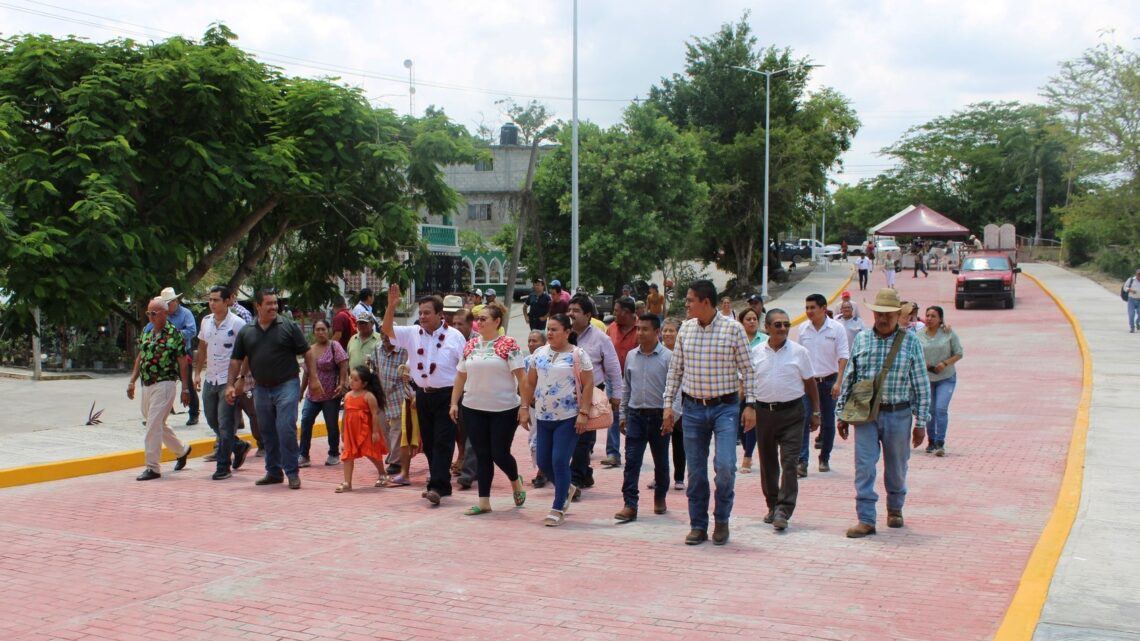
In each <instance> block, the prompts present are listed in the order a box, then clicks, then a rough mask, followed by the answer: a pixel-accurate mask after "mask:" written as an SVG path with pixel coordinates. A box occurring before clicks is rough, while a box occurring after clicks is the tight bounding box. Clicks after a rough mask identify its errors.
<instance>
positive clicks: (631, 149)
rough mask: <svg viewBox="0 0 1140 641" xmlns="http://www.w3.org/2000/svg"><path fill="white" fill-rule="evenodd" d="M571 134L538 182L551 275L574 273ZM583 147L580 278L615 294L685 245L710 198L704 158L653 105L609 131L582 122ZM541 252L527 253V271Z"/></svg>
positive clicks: (636, 109) (633, 111)
mask: <svg viewBox="0 0 1140 641" xmlns="http://www.w3.org/2000/svg"><path fill="white" fill-rule="evenodd" d="M571 135H572V134H571V131H570V129H569V128H563V129H562V131H561V133H560V137H559V142H560V143H561V144H560V145H559V146H558V147H557V148H555V149H553V150H552V151H550V152H549V153H548V154H547V155H546V156H545V157H544V159H543V161H542V164H541V165H540V166H539V168H538V173H537V176H536V177H535V185H534V192H535V196H536V198H537V204H538V212H539V218H540V220H541V243H542V246H541V249H542V250H543V251H544V252H545V254H546V256H547V263H548V269H549V271H550V273H551V274H562V275H568V274H569V273H570V260H569V257H570V243H569V238H570V234H569V233H568V227H569V225H570V206H571V191H570V161H571V158H570V136H571ZM578 144H579V147H578V148H579V186H580V192H579V215H580V227H581V231H580V246H579V259H580V273H579V279H580V281H581V284H582V285H584V286H586V287H590V288H593V287H605V288H607V289H612V290H615V291H616V290H617V289H619V288H620V287H621V284H622V283H624V282H627V281H629V280H630V279H631V278H632V277H634V276H641V275H647V274H649V273H651V272H652V271H653V270H655V269H657V268H658V267H660V266H661V265H662V264H663V263H664V261H665V260H666V258H669V257H671V256H673V255H674V254H676V253H677V252H678V251H679V250H683V248H684V247H685V236H686V235H687V234H691V233H692V230H693V229H694V228H695V227H696V225H697V217H698V214H699V212H700V211H701V210H702V209H703V208H704V202H705V198H706V190H705V187H704V185H703V184H702V183H700V182H699V181H698V180H697V174H698V172H699V170H700V164H701V162H702V159H703V153H702V151H701V148H700V145H699V144H698V142H697V140H696V137H695V136H694V135H693V134H688V133H684V132H681V131H679V130H678V129H677V127H675V126H674V125H673V124H672V123H670V122H669V121H668V120H667V119H666V118H664V117H663V116H662V115H660V113H659V112H658V111H657V109H656V108H655V107H652V106H647V105H633V106H630V107H628V108H627V109H626V111H625V113H624V116H623V120H622V122H621V123H620V124H618V125H615V126H613V127H610V128H608V129H602V128H600V127H598V126H597V125H595V124H593V123H589V122H585V123H582V124H581V125H580V126H579V143H578ZM537 249H538V248H537V247H536V246H534V244H533V243H532V244H530V245H528V246H526V247H525V252H524V254H523V262H524V263H525V264H526V265H527V268H528V270H535V269H536V267H537V265H536V264H535V262H534V261H535V260H536V254H537V252H536V250H537ZM530 273H538V272H537V271H530Z"/></svg>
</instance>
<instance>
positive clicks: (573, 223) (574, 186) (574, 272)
mask: <svg viewBox="0 0 1140 641" xmlns="http://www.w3.org/2000/svg"><path fill="white" fill-rule="evenodd" d="M573 78H574V80H573V85H574V86H573V96H574V98H573V117H572V119H571V125H570V128H571V130H572V136H571V141H570V192H571V193H570V291H572V292H577V291H578V0H574V71H573Z"/></svg>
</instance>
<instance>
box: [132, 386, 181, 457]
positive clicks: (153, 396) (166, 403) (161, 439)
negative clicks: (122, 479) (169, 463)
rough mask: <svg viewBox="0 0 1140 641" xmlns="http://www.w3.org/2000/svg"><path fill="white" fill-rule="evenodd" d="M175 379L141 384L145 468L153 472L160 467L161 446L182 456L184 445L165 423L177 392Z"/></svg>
mask: <svg viewBox="0 0 1140 641" xmlns="http://www.w3.org/2000/svg"><path fill="white" fill-rule="evenodd" d="M177 386H178V382H177V381H162V382H161V383H155V384H154V385H143V387H142V404H143V411H144V412H146V445H145V447H146V468H147V469H148V470H153V471H155V472H161V471H162V469H161V467H162V465H161V462H162V446H163V445H165V446H166V449H168V450H170V451H171V452H174V453H175V454H177V455H179V456H182V455H183V454H185V453H186V447H187V446H186V445H185V444H184V443H183V442H182V441H180V440H179V439H178V437H177V436H176V435H175V434H174V430H172V429H170V426H169V425H167V424H166V421H167V419H168V418H169V417H170V410H171V409H172V408H173V407H174V396H175V394H176V393H177V392H178V388H177Z"/></svg>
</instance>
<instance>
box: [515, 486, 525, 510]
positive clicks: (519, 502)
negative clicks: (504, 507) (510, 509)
mask: <svg viewBox="0 0 1140 641" xmlns="http://www.w3.org/2000/svg"><path fill="white" fill-rule="evenodd" d="M514 497H515V507H522V506H523V503H526V492H525V491H524V490H519V491H518V492H515V493H514Z"/></svg>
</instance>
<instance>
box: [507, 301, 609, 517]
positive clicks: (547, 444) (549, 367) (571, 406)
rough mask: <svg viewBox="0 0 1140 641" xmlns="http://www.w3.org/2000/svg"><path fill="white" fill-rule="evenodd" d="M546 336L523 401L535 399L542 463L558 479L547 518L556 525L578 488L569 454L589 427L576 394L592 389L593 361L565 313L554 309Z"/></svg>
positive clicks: (555, 480) (545, 472) (570, 454)
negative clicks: (576, 338) (578, 342)
mask: <svg viewBox="0 0 1140 641" xmlns="http://www.w3.org/2000/svg"><path fill="white" fill-rule="evenodd" d="M546 341H547V343H546V345H543V346H542V347H540V348H538V351H536V352H535V353H534V355H533V365H532V367H531V369H530V371H529V372H528V373H527V382H528V385H527V388H526V390H525V393H524V397H523V406H529V405H530V404H531V401H532V400H533V401H534V406H535V407H534V411H535V412H537V413H538V439H537V443H536V445H535V448H536V450H537V454H538V466H539V469H541V470H542V473H543V474H545V475H546V477H547V478H549V479H554V505H553V506H552V507H551V509H550V514H547V515H546V518H545V519H544V523H545V524H546V525H549V526H558V525H562V523H563V521H564V520H565V514H566V510H567V508H568V507H569V506H570V502H569V498H570V495H571V492H573V491H575V490H576V489H577V488H575V487H574V486H573V485H571V484H570V457H571V456H572V455H573V454H574V447H575V446H576V445H577V444H578V435H579V434H581V433H582V432H585V431H586V418H587V412H588V408H586V407H581V406H579V404H578V393H579V390H582V393H583V394H586V393H591V392H592V388H593V386H594V371H593V370H594V366H593V363H591V361H590V357H589V355H587V354H586V352H584V351H583V350H581V349H579V348H578V347H576V346H574V345H571V344H570V319H569V318H568V317H567V316H566V315H565V314H553V315H552V316H550V318H549V319H548V320H547V322H546ZM575 360H577V361H578V367H579V369H580V370H581V376H580V379H579V380H575V375H574V362H575Z"/></svg>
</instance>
